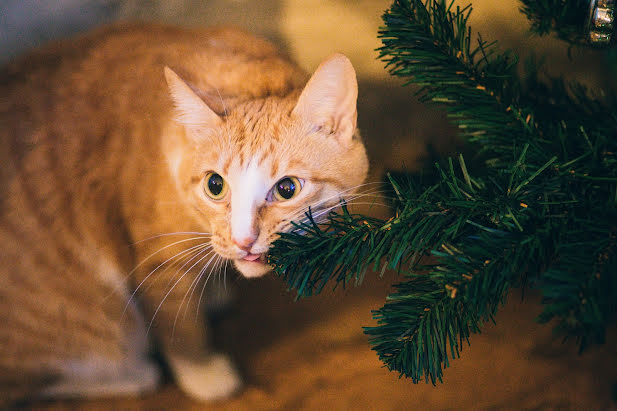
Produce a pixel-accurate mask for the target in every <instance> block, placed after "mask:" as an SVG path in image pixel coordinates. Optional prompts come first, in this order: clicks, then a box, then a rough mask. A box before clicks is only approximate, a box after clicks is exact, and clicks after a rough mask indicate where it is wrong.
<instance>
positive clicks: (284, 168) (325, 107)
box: [165, 54, 368, 277]
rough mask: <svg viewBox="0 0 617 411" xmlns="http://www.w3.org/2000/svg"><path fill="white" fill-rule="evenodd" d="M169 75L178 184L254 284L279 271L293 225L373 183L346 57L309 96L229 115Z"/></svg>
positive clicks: (260, 103)
mask: <svg viewBox="0 0 617 411" xmlns="http://www.w3.org/2000/svg"><path fill="white" fill-rule="evenodd" d="M165 76H166V78H167V83H168V85H169V89H170V91H171V96H172V99H173V101H174V104H175V106H176V113H177V116H176V121H177V122H179V123H180V124H181V125H182V127H183V130H184V136H183V138H182V139H181V140H182V141H181V142H180V141H179V142H178V145H177V146H176V148H175V150H171V151H172V152H171V153H169V154H168V160H169V164H170V170H171V172H172V174H173V177H174V178H175V181H176V186H177V187H178V188H179V192H180V195H183V196H186V198H185V200H186V202H187V203H188V204H190V206H191V207H192V208H193V209H194V210H195V214H196V218H197V219H198V220H200V223H201V224H202V225H203V226H204V229H207V230H209V231H210V233H211V234H212V237H211V242H212V246H213V248H214V250H215V251H216V252H217V253H218V254H219V255H220V256H222V257H224V258H227V259H231V260H233V262H234V263H235V266H236V268H237V269H238V270H239V271H240V272H241V273H242V274H243V275H244V276H245V277H257V276H261V275H263V274H265V273H267V272H268V271H269V270H270V268H269V266H268V265H267V264H266V263H265V255H266V253H267V251H268V249H269V247H270V245H271V243H272V241H274V240H275V239H276V238H277V234H276V233H277V232H281V231H285V230H287V229H289V228H290V221H293V220H298V219H302V218H303V217H304V213H305V211H307V209H308V207H309V206H311V209H312V210H313V211H314V212H315V211H316V212H317V213H318V212H319V211H318V210H320V209H321V210H324V209H325V208H326V207H330V206H333V205H336V204H338V203H339V201H340V199H341V198H344V197H346V196H348V195H351V194H352V193H353V192H354V191H355V189H356V188H357V187H358V186H359V185H360V184H361V183H362V182H363V181H364V179H365V178H366V175H367V171H368V159H367V156H366V152H365V148H364V146H363V144H362V142H361V140H360V138H359V135H358V133H357V129H356V117H357V113H356V100H357V94H358V89H357V81H356V75H355V72H354V69H353V67H352V65H351V63H350V62H349V60H348V59H347V58H346V57H345V56H343V55H340V54H337V55H334V56H332V57H330V58H329V59H327V60H325V61H324V62H323V63H322V64H321V65H320V66H319V67H318V69H317V70H316V71H315V73H314V74H313V76H312V77H311V79H310V80H309V81H308V83H307V84H306V86H305V87H304V89H303V90H302V92H301V93H300V92H297V93H295V94H294V93H292V94H290V95H288V96H286V97H267V98H263V99H255V100H250V101H247V102H244V103H240V104H238V105H236V106H235V107H233V108H232V109H231V110H230V111H229V112H228V113H226V115H224V116H219V115H218V114H216V113H215V112H214V111H213V110H212V109H211V108H210V107H209V106H208V105H207V104H206V103H205V102H204V100H203V99H201V98H200V97H199V96H198V95H197V94H196V93H195V91H194V90H193V89H191V88H190V87H189V86H188V85H187V84H186V83H185V82H184V81H183V80H182V79H180V77H178V76H177V75H176V74H175V73H174V72H173V71H171V70H170V69H168V68H166V69H165ZM247 81H250V79H247Z"/></svg>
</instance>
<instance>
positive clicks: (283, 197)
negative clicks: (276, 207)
mask: <svg viewBox="0 0 617 411" xmlns="http://www.w3.org/2000/svg"><path fill="white" fill-rule="evenodd" d="M301 189H302V183H301V182H300V180H299V179H297V178H296V177H284V178H281V179H280V180H279V181H278V182H277V183H276V184H275V185H274V192H273V194H274V199H275V200H277V201H287V200H291V199H292V198H294V197H295V196H297V195H298V193H300V190H301Z"/></svg>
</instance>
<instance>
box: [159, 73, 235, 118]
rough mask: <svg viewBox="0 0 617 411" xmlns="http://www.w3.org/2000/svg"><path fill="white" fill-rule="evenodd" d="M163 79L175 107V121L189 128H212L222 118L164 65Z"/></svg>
mask: <svg viewBox="0 0 617 411" xmlns="http://www.w3.org/2000/svg"><path fill="white" fill-rule="evenodd" d="M164 71H165V79H166V80H167V86H168V87H169V92H170V94H171V98H172V100H173V102H174V105H175V107H176V121H178V122H179V123H180V124H183V125H185V126H186V127H189V128H194V129H201V128H214V127H216V126H218V125H220V124H221V123H222V122H223V120H222V119H221V118H220V117H219V116H218V114H216V113H215V112H214V111H213V110H212V109H211V108H210V107H208V105H207V104H206V103H205V102H204V101H203V100H202V99H201V98H200V97H199V96H198V95H197V94H196V93H195V92H194V91H193V89H192V88H191V87H190V86H189V85H188V84H186V83H185V82H184V81H183V80H182V79H181V78H180V76H178V75H177V74H176V73H175V72H174V71H173V70H172V69H170V68H169V67H167V66H165V69H164Z"/></svg>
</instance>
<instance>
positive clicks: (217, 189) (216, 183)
mask: <svg viewBox="0 0 617 411" xmlns="http://www.w3.org/2000/svg"><path fill="white" fill-rule="evenodd" d="M223 184H224V183H223V177H221V176H220V175H218V174H212V175H211V176H210V178H209V179H208V190H210V192H211V193H212V194H214V195H215V196H217V195H219V194H221V191H223Z"/></svg>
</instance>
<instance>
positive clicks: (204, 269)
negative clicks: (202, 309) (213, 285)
mask: <svg viewBox="0 0 617 411" xmlns="http://www.w3.org/2000/svg"><path fill="white" fill-rule="evenodd" d="M210 254H211V253H208V254H207V255H206V257H207V256H209V255H210ZM217 257H218V254H216V252H214V254H213V255H212V257H210V259H209V260H208V261H207V262H206V263H205V264H204V266H203V267H202V268H201V269H200V270H199V273H197V275H196V276H195V278H194V279H193V281H191V284H189V287H188V289H187V290H186V292H185V293H184V296H183V297H182V301H180V305H179V306H178V309H177V310H176V316H175V317H174V325H173V329H172V332H171V336H172V338H173V336H174V335H175V333H176V323H177V322H178V315H179V314H180V311H182V306H183V305H184V301H185V300H186V297H187V296H188V295H189V292H190V297H189V299H188V301H187V303H186V307H185V309H184V316H183V317H182V319H183V320H184V318H185V317H186V312H187V310H188V308H189V305H190V302H191V298H192V296H193V292H192V291H191V290H193V291H194V290H195V288H196V287H197V283H199V279H200V278H201V277H202V275H203V274H204V273H205V271H206V269H207V268H208V266H209V265H210V263H211V262H212V260H214V259H215V258H217Z"/></svg>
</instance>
